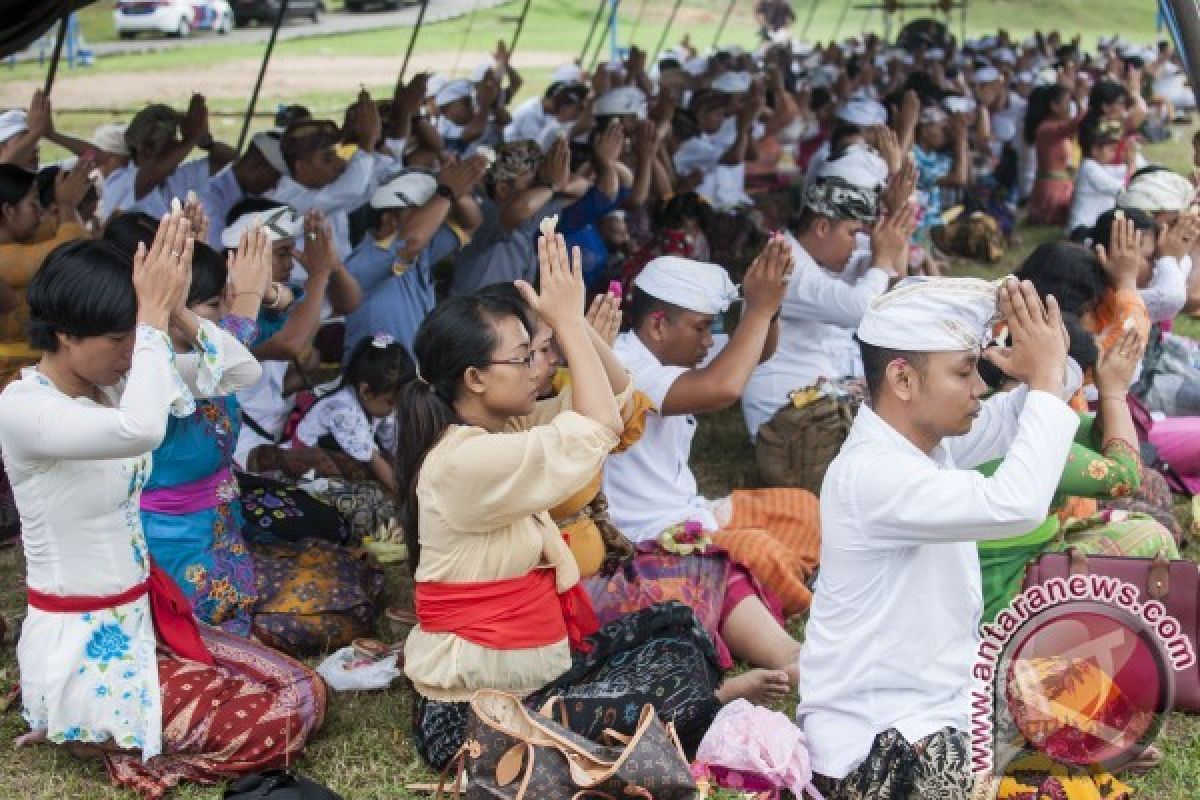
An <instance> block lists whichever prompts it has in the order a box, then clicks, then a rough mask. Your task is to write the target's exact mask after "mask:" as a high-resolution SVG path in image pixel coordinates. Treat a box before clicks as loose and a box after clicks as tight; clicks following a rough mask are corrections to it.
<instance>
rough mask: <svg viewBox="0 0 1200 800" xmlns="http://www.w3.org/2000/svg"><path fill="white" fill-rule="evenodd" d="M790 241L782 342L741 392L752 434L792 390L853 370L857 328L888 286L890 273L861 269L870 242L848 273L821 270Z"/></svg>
mask: <svg viewBox="0 0 1200 800" xmlns="http://www.w3.org/2000/svg"><path fill="white" fill-rule="evenodd" d="M788 243H789V244H790V245H791V248H792V256H793V260H794V263H795V267H794V268H793V270H792V277H791V280H790V282H789V284H788V290H787V294H786V295H785V297H784V300H783V306H782V307H781V309H780V314H779V344H778V346H777V347H776V349H775V354H774V355H772V356H771V358H770V359H769V360H767V361H765V362H763V363H762V364H759V365H758V367H756V368H755V370H754V374H753V375H751V376H750V381H749V382H748V383H747V384H746V391H745V392H744V393H743V395H742V414H743V416H744V417H745V418H746V428H747V429H748V430H749V431H750V435H751V436H754V435H756V434H757V433H758V429H759V427H760V426H762V424H763V423H765V422H767V421H768V420H770V419H771V417H773V416H774V415H775V413H776V412H777V411H779V409H780V408H782V407H783V406H784V405H785V404H786V403H787V399H788V393H789V392H792V391H794V390H796V389H803V388H804V387H806V386H811V385H813V384H815V383H816V382H817V379H818V378H826V379H828V380H837V379H839V378H843V377H846V376H847V375H849V374H850V373H851V372H852V371H853V367H852V362H853V358H852V356H853V353H854V349H855V345H854V342H853V339H852V337H853V335H854V331H855V329H856V328H858V323H859V322H861V321H862V318H863V314H865V313H866V312H867V307H868V306H869V305H870V304H871V301H872V300H874V299H875V298H876V297H878V296H879V295H881V294H883V293H884V292H886V291H887V288H888V280H889V276H888V273H886V272H884V271H883V270H882V269H879V268H878V267H870V268H868V269H866V270H865V271H862V270H861V269H860V264H861V263H862V262H863V261H864V260H866V259H869V258H870V250H869V243H868V244H867V249H862V250H856V251H855V253H854V255H853V256H852V257H851V259H850V264H849V265H848V266H847V267H846V270H847V272H848V273H850V274H849V275H848V276H843V275H842V274H839V273H834V272H830V271H829V270H826V269H824V268H822V267H821V265H820V264H818V263H817V262H816V261H815V260H814V259H813V257H812V256H811V255H809V254H808V251H806V250H805V249H804V247H803V246H801V244H800V243H799V242H797V241H796V240H795V239H794V238H793V237H792V236H791V234H788Z"/></svg>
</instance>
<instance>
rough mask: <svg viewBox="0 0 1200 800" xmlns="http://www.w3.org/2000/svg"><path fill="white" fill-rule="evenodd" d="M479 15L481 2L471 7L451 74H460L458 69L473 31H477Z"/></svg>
mask: <svg viewBox="0 0 1200 800" xmlns="http://www.w3.org/2000/svg"><path fill="white" fill-rule="evenodd" d="M477 13H479V0H475V2H474V3H473V4H472V5H471V14H470V16H468V17H467V24H466V25H465V26H463V33H462V38H461V39H459V40H458V52H457V53H456V54H455V55H454V66H453V67H451V68H450V74H451V75H453V74H454V73H455V72H458V67H459V65H460V64H461V63H462V57H463V51H464V50H466V49H467V39H469V38H470V36H471V31H472V30H474V29H475V15H476V14H477Z"/></svg>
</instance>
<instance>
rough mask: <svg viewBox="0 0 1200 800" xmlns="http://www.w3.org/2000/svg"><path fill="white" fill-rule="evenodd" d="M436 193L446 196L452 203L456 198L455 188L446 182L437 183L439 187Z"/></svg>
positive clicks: (439, 195)
mask: <svg viewBox="0 0 1200 800" xmlns="http://www.w3.org/2000/svg"><path fill="white" fill-rule="evenodd" d="M434 194H436V195H437V196H438V197H444V198H446V199H447V200H449V201H450V202H451V203H453V202H454V201H455V199H456V198H455V196H454V190H453V189H451V188H450V187H449V186H447V185H446V184H444V183H439V184H438V185H437V189H435V190H434Z"/></svg>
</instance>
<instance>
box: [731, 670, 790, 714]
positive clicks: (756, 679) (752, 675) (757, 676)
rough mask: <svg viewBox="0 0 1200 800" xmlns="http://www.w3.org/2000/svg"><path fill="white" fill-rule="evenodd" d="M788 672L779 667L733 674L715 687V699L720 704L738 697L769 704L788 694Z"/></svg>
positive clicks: (760, 703) (756, 703)
mask: <svg viewBox="0 0 1200 800" xmlns="http://www.w3.org/2000/svg"><path fill="white" fill-rule="evenodd" d="M788 683H789V681H788V674H787V672H785V671H784V670H779V669H752V670H750V671H749V672H743V673H742V674H741V675H733V676H730V677H728V678H726V679H725V681H724V682H723V683H722V684H721V685H720V686H719V687H717V700H719V701H720V702H721V704H722V705H724V704H725V703H729V702H732V701H734V700H737V699H738V698H739V697H741V698H745V699H746V700H749V701H750V702H751V703H754V704H755V705H759V706H770V705H774V704H775V703H778V702H781V701H782V700H784V699H785V698H786V697H787V696H788V692H789V687H788Z"/></svg>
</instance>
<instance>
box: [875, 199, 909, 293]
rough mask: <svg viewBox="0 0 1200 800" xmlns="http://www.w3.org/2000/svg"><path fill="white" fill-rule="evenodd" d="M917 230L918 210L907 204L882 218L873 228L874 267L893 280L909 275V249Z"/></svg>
mask: <svg viewBox="0 0 1200 800" xmlns="http://www.w3.org/2000/svg"><path fill="white" fill-rule="evenodd" d="M905 199H907V198H905ZM916 229H917V210H916V208H915V207H914V206H913V204H912V203H908V202H905V203H903V204H902V205H900V207H899V210H897V211H896V212H894V213H889V214H886V215H884V216H881V217H880V218H879V219H878V220H876V221H875V226H874V227H873V228H871V255H872V257H873V259H874V266H876V267H879V268H880V269H882V270H883V271H884V272H887V273H888V274H889V275H891V276H892V277H893V278H902V277H904V275H906V274H907V273H908V247H909V241H911V240H912V235H913V231H915V230H916Z"/></svg>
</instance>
